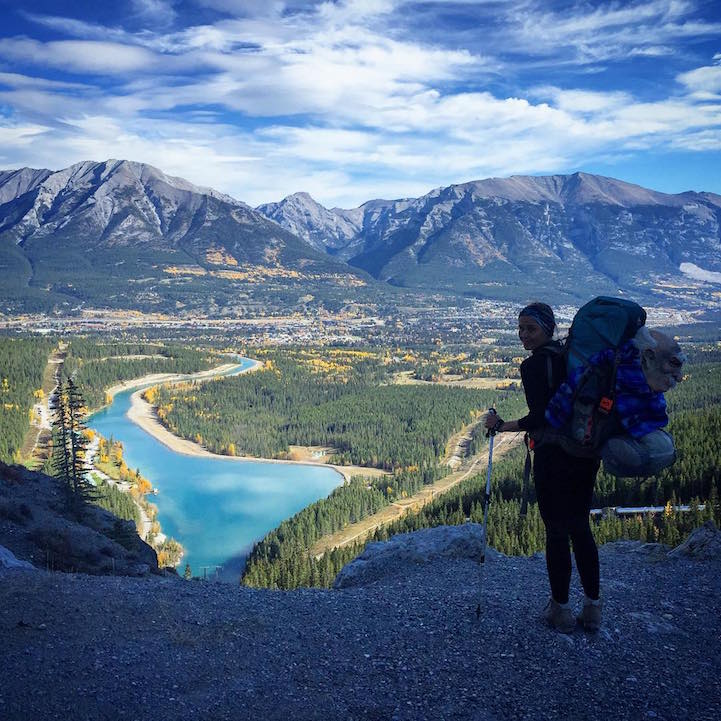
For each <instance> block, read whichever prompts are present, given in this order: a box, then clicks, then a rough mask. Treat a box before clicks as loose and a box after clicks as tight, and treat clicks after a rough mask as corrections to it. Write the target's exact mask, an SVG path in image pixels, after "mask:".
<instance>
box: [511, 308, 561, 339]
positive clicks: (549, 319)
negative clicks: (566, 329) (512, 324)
mask: <svg viewBox="0 0 721 721" xmlns="http://www.w3.org/2000/svg"><path fill="white" fill-rule="evenodd" d="M522 315H526V316H528V317H529V318H533V320H535V321H536V323H538V325H540V326H541V329H542V330H543V332H544V333H545V334H546V335H547V336H549V337H550V336H553V331H554V329H555V328H556V316H554V315H553V309H552V308H551V306H550V305H548V304H547V303H539V302H535V303H529V304H528V305H527V306H526V307H525V308H524V309H523V310H522V311H521V312H520V313H519V314H518V317H519V318H520V317H521V316H522Z"/></svg>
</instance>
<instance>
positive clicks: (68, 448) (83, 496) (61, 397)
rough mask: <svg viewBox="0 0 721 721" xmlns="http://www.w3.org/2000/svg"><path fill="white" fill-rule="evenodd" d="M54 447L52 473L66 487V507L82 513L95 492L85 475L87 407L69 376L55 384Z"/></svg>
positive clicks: (76, 513)
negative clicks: (56, 387)
mask: <svg viewBox="0 0 721 721" xmlns="http://www.w3.org/2000/svg"><path fill="white" fill-rule="evenodd" d="M54 410H55V418H54V419H53V435H54V438H55V445H54V448H53V457H54V463H53V466H54V472H55V477H56V478H58V479H59V480H60V482H61V483H62V485H63V488H64V489H65V496H66V503H67V506H68V510H70V511H72V513H74V514H75V516H76V517H78V518H80V517H82V515H83V513H84V511H85V509H86V506H87V504H88V503H89V502H90V501H92V500H93V498H94V496H95V493H94V490H95V489H94V487H93V485H92V483H91V482H90V481H89V480H88V478H87V470H88V469H87V466H86V460H85V456H86V452H87V445H88V442H87V439H86V437H85V434H84V431H85V429H86V425H85V422H84V420H83V418H84V415H85V412H86V410H87V409H86V407H85V401H84V400H83V397H82V395H81V393H80V391H79V390H78V388H77V386H76V385H75V384H74V383H73V381H72V379H70V378H69V379H68V380H67V381H66V382H65V383H63V382H61V383H60V384H59V386H58V390H57V396H56V399H55V404H54Z"/></svg>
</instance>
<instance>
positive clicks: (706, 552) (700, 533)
mask: <svg viewBox="0 0 721 721" xmlns="http://www.w3.org/2000/svg"><path fill="white" fill-rule="evenodd" d="M668 555H669V556H672V557H673V556H676V557H678V556H691V557H692V558H700V559H710V558H715V559H721V531H719V529H718V528H717V527H716V524H715V523H714V522H713V521H706V523H704V524H703V526H701V527H700V528H697V529H696V530H695V531H693V532H692V533H691V535H690V536H689V537H688V538H687V539H686V540H685V541H684V542H683V543H682V544H680V545H678V546H676V548H674V549H673V551H669V554H668Z"/></svg>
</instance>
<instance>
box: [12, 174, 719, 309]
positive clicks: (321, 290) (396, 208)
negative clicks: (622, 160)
mask: <svg viewBox="0 0 721 721" xmlns="http://www.w3.org/2000/svg"><path fill="white" fill-rule="evenodd" d="M0 267H2V268H3V269H4V270H5V272H4V273H3V274H2V278H3V279H2V280H1V281H0V310H3V311H6V312H18V311H29V310H46V311H47V310H50V309H55V310H56V311H57V310H59V311H70V310H72V309H77V308H82V307H120V308H136V309H140V310H149V309H155V310H162V311H165V312H176V311H183V310H191V311H195V310H201V311H203V312H207V313H211V314H215V313H220V314H233V315H235V314H240V315H243V314H245V313H263V312H283V311H287V310H289V309H298V308H299V307H300V306H302V305H303V304H305V303H307V302H309V300H310V299H313V301H314V302H316V303H319V304H321V305H325V306H326V307H332V306H335V307H339V306H340V305H342V304H343V303H348V302H361V303H362V302H371V301H373V300H374V299H377V298H378V297H382V296H383V294H389V297H391V296H392V295H393V292H394V291H393V289H394V288H406V289H410V290H412V291H413V292H429V293H446V294H449V295H457V296H463V297H488V298H498V299H504V300H509V301H514V302H522V301H524V300H527V299H529V298H537V297H544V298H548V299H550V300H552V301H554V302H557V301H564V300H565V301H570V302H577V301H579V300H583V299H587V298H588V297H590V296H592V295H595V294H599V293H606V294H616V293H618V292H621V293H625V294H629V295H633V297H635V298H637V299H638V300H640V301H644V302H656V303H662V304H666V305H671V306H673V305H680V306H684V307H689V306H693V305H694V304H696V306H699V307H702V306H704V305H705V304H711V305H712V304H713V303H714V300H713V299H714V297H716V296H714V293H715V292H716V291H718V290H719V282H721V196H719V195H715V194H712V193H698V192H686V193H681V194H677V195H671V194H666V193H660V192H656V191H653V190H648V189H645V188H642V187H640V186H637V185H632V184H629V183H626V182H623V181H620V180H614V179H612V178H606V177H601V176H597V175H590V174H586V173H575V174H573V175H553V176H545V177H532V176H528V177H525V176H514V177H511V178H505V179H496V178H494V179H488V180H480V181H473V182H469V183H463V184H460V185H451V186H449V187H445V188H438V189H435V190H432V191H431V192H429V193H427V194H426V195H424V196H422V197H420V198H409V199H402V200H371V201H369V202H367V203H364V204H363V205H361V206H360V207H358V208H354V209H350V210H345V209H340V208H332V209H328V208H325V207H323V206H322V205H320V204H319V203H317V202H316V201H314V200H313V199H312V198H311V197H310V196H309V195H308V194H307V193H295V194H293V195H290V196H288V197H286V198H285V199H283V200H282V201H280V202H277V203H269V204H266V205H261V206H259V207H258V208H256V209H253V208H251V207H250V206H248V205H246V204H245V203H243V202H241V201H239V200H236V199H234V198H231V197H229V196H227V195H224V194H222V193H219V192H216V191H214V190H211V189H207V188H200V187H197V186H194V185H192V184H191V183H189V182H187V181H185V180H182V179H180V178H173V177H170V176H167V175H165V174H164V173H162V172H161V171H160V170H157V169H155V168H153V167H151V166H148V165H144V164H141V163H135V162H130V161H123V160H109V161H105V162H102V163H95V162H89V161H87V162H82V163H78V164H76V165H73V166H71V167H70V168H67V169H65V170H61V171H57V172H54V171H50V170H33V169H29V168H23V169H20V170H8V171H0Z"/></svg>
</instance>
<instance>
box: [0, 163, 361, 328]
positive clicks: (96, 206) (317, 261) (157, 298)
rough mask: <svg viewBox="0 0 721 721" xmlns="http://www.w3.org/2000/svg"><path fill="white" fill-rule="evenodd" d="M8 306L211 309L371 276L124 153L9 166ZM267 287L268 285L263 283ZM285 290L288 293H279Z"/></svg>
mask: <svg viewBox="0 0 721 721" xmlns="http://www.w3.org/2000/svg"><path fill="white" fill-rule="evenodd" d="M0 201H1V202H0V267H4V268H5V269H6V270H7V271H9V272H7V273H6V275H5V277H4V278H3V279H2V280H1V281H0V306H2V305H6V307H8V308H9V309H10V310H12V309H13V308H16V309H21V310H22V309H25V310H27V309H32V308H33V307H38V308H41V309H43V308H44V309H47V308H48V306H50V307H54V308H64V309H65V310H68V309H70V308H72V307H77V308H82V307H84V306H87V305H92V306H99V307H124V308H134V307H135V308H137V307H142V308H144V309H153V310H164V311H167V310H171V311H178V310H182V309H184V308H189V309H197V308H203V309H205V310H206V311H207V310H210V311H211V312H212V311H216V312H218V311H221V310H223V309H225V312H228V310H229V309H231V308H233V309H235V310H234V311H233V312H236V313H238V312H240V313H241V314H242V313H243V312H246V311H245V310H244V309H247V308H248V307H261V306H262V304H264V303H267V304H268V306H269V307H268V310H273V309H274V307H275V306H277V304H278V303H279V302H280V303H283V304H287V303H289V302H291V303H292V302H297V301H296V300H295V299H297V298H299V297H303V296H304V295H306V294H307V292H308V290H309V289H311V288H312V287H315V286H317V285H318V284H319V283H320V282H321V281H323V280H324V279H330V280H331V283H333V282H335V281H334V280H333V279H334V278H335V279H337V281H338V282H337V283H336V284H337V285H340V281H341V280H344V281H347V283H346V284H347V285H352V284H353V283H357V284H358V285H364V284H365V283H366V282H367V279H366V278H365V277H364V274H363V273H362V272H361V273H359V272H358V271H357V270H354V269H351V268H348V266H346V265H345V264H344V263H341V262H338V261H337V260H334V259H333V258H331V257H330V256H328V255H327V254H325V253H320V252H318V251H316V250H315V249H313V248H312V247H310V246H309V245H308V244H307V243H305V242H304V241H302V240H301V239H300V238H298V237H296V236H295V235H293V234H292V233H290V232H289V231H287V230H286V229H284V228H282V227H281V226H280V225H278V224H276V223H274V222H272V221H270V220H269V219H268V218H266V217H265V216H264V215H262V214H261V213H259V212H257V211H256V210H254V209H253V208H251V207H250V206H249V205H247V204H246V203H243V202H241V201H239V200H236V199H234V198H231V197H230V196H227V195H225V194H223V193H219V192H217V191H215V190H213V189H210V188H203V187H199V186H195V185H193V184H192V183H189V182H188V181H186V180H184V179H182V178H175V177H172V176H168V175H166V174H165V173H163V172H162V171H160V170H158V169H157V168H154V167H152V166H149V165H146V164H142V163H136V162H132V161H125V160H108V161H104V162H100V163H98V162H93V161H84V162H81V163H76V164H75V165H72V166H70V167H69V168H65V169H63V170H60V171H55V172H53V171H48V170H44V169H43V170H31V169H20V170H16V171H3V172H0ZM261 286H264V287H261ZM277 298H279V299H280V300H277Z"/></svg>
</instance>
